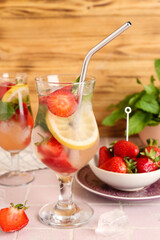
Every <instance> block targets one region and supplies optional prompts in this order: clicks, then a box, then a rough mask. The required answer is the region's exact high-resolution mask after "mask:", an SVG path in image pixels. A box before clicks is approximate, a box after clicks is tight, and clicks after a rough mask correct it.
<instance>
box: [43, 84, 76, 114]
mask: <svg viewBox="0 0 160 240" xmlns="http://www.w3.org/2000/svg"><path fill="white" fill-rule="evenodd" d="M47 106H48V109H49V110H50V111H51V112H52V113H53V114H55V115H57V116H59V117H69V116H71V115H72V114H73V113H74V112H75V111H76V109H77V106H78V102H77V99H76V97H75V95H74V94H73V93H72V92H70V91H68V90H67V89H64V88H61V89H58V90H56V91H54V92H53V93H51V94H50V95H49V96H48V99H47Z"/></svg>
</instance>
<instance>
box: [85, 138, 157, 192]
mask: <svg viewBox="0 0 160 240" xmlns="http://www.w3.org/2000/svg"><path fill="white" fill-rule="evenodd" d="M89 166H90V168H91V170H92V171H93V173H94V174H95V175H96V176H97V177H98V178H99V179H100V180H101V181H103V182H104V183H106V184H108V185H110V186H111V187H113V188H115V189H118V190H122V191H138V190H141V189H143V188H144V187H147V186H149V185H151V184H153V183H155V182H156V181H157V180H158V179H160V148H159V147H158V146H157V141H156V140H154V139H148V140H147V144H146V146H144V147H142V148H139V147H138V146H137V145H136V144H134V143H132V142H130V141H126V140H119V141H116V142H114V143H113V144H112V146H111V147H106V146H102V147H101V148H100V149H99V154H97V155H96V156H95V158H94V159H92V160H91V161H90V162H89Z"/></svg>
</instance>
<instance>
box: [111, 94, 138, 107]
mask: <svg viewBox="0 0 160 240" xmlns="http://www.w3.org/2000/svg"><path fill="white" fill-rule="evenodd" d="M134 95H135V93H134V94H130V95H128V96H126V97H125V98H124V99H123V100H121V101H120V102H119V103H118V104H117V105H116V107H117V108H119V109H122V108H123V111H124V108H125V107H127V106H128V105H129V101H130V99H131V98H132V97H133V96H134Z"/></svg>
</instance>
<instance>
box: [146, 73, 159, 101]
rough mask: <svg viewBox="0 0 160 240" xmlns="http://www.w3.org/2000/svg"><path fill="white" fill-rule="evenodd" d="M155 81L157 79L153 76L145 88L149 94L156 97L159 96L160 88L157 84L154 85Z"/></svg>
mask: <svg viewBox="0 0 160 240" xmlns="http://www.w3.org/2000/svg"><path fill="white" fill-rule="evenodd" d="M154 81H155V78H154V77H153V76H151V78H150V84H149V85H144V88H145V91H146V93H147V94H150V95H154V98H157V97H158V94H159V89H158V88H157V87H156V86H154Z"/></svg>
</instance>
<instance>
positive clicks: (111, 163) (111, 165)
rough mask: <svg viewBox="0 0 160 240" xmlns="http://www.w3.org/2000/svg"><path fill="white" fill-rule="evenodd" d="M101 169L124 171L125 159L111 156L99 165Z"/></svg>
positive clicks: (125, 170)
mask: <svg viewBox="0 0 160 240" xmlns="http://www.w3.org/2000/svg"><path fill="white" fill-rule="evenodd" d="M100 168H101V169H103V170H107V171H111V172H118V173H126V172H127V167H126V163H125V161H124V160H123V159H122V158H121V157H118V156H115V157H112V158H110V159H109V160H107V161H106V162H105V163H103V164H102V165H101V166H100Z"/></svg>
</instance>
